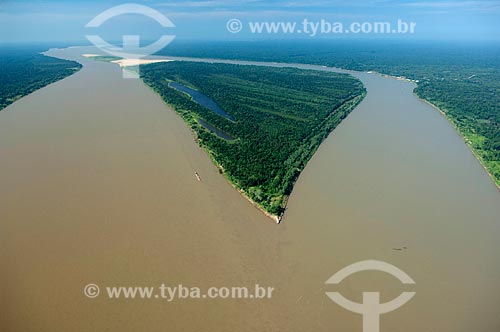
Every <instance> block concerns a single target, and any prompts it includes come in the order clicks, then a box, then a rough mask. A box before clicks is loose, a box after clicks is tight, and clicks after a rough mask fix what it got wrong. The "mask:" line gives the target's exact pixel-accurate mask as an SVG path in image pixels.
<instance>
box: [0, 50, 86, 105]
mask: <svg viewBox="0 0 500 332" xmlns="http://www.w3.org/2000/svg"><path fill="white" fill-rule="evenodd" d="M43 50H44V49H43V48H38V47H19V46H17V47H2V48H0V110H2V109H3V108H5V107H7V106H8V105H10V104H12V103H13V102H15V101H16V100H17V99H19V98H21V97H23V96H25V95H27V94H30V93H31V92H33V91H36V90H38V89H40V88H43V87H44V86H46V85H48V84H50V83H53V82H56V81H58V80H60V79H63V78H65V77H66V76H69V75H71V74H73V73H74V72H75V71H77V70H79V69H80V68H81V65H80V64H79V63H77V62H74V61H66V60H62V59H56V58H52V57H48V56H45V55H42V54H40V53H39V52H42V51H43Z"/></svg>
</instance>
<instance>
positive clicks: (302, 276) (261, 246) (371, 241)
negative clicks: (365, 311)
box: [0, 47, 500, 332]
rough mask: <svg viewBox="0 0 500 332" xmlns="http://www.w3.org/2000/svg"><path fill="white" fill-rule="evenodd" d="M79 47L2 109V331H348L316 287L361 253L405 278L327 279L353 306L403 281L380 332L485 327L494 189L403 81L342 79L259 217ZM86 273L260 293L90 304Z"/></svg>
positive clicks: (350, 317)
mask: <svg viewBox="0 0 500 332" xmlns="http://www.w3.org/2000/svg"><path fill="white" fill-rule="evenodd" d="M84 53H96V50H95V49H93V48H89V47H77V48H70V49H64V50H51V51H49V52H48V54H50V55H52V56H56V57H62V58H67V59H72V60H77V61H79V62H81V63H82V64H83V65H84V67H83V69H82V70H81V71H80V72H78V73H77V74H75V75H73V76H71V77H68V78H66V79H64V80H62V81H59V82H57V83H55V84H52V85H50V86H48V87H46V88H43V89H41V90H39V91H37V92H35V93H33V94H31V95H29V96H27V97H25V98H22V99H21V100H19V101H17V102H16V103H14V104H12V105H11V106H9V107H7V108H6V109H5V110H4V111H2V112H0V160H1V164H0V243H1V245H2V247H1V249H2V250H0V264H1V265H2V267H3V273H2V274H0V282H1V283H2V285H6V286H7V287H3V289H2V290H1V291H0V295H1V296H0V310H1V311H2V313H3V314H2V316H0V327H1V328H0V329H1V330H5V331H9V332H11V331H12V332H17V331H23V332H24V331H34V330H36V331H51V332H52V331H89V330H96V331H101V330H109V331H146V330H147V331H166V330H168V331H256V330H257V331H332V330H334V331H335V330H337V331H361V330H362V325H361V324H362V319H361V316H360V315H358V314H354V313H351V312H348V311H346V310H344V309H342V308H340V307H339V306H337V305H336V304H335V303H333V302H332V301H331V300H330V299H328V298H327V297H326V295H325V294H324V293H325V291H334V290H335V289H336V288H335V287H333V286H331V285H328V286H327V285H325V281H326V280H327V279H328V278H329V277H330V276H331V275H332V274H334V273H335V272H337V271H338V270H340V269H341V268H343V267H345V266H347V265H349V264H352V263H355V262H358V261H361V260H366V259H378V260H382V261H386V262H389V263H391V264H394V265H396V266H398V267H399V268H401V269H402V270H404V271H405V272H406V273H408V274H409V275H410V276H411V277H412V278H413V279H414V280H415V281H416V285H415V286H412V287H408V286H402V285H401V284H400V283H399V281H397V280H396V279H394V278H392V277H390V276H387V275H384V274H381V273H376V272H373V273H372V272H366V273H363V274H359V275H354V276H352V277H351V278H349V279H348V280H346V281H344V283H343V284H342V285H341V286H340V287H338V289H340V290H341V291H342V293H343V294H344V295H345V296H346V297H348V298H350V299H352V300H354V301H361V298H362V295H361V294H362V292H364V291H380V292H381V294H382V295H381V296H382V300H383V301H384V302H385V301H388V300H390V299H392V298H394V297H396V296H397V295H398V294H399V293H401V291H404V290H408V291H416V296H415V298H414V299H413V300H411V301H410V302H409V303H408V304H406V305H405V306H404V307H402V308H400V309H398V310H397V311H394V312H392V313H389V314H387V315H384V316H382V319H381V331H394V332H396V331H409V332H413V331H415V332H416V331H434V330H435V331H450V332H452V331H453V332H457V331H464V332H465V331H478V332H482V331H484V332H490V331H498V330H500V318H499V317H498V314H497V312H498V309H497V308H498V307H499V306H500V261H499V259H498V254H497V253H498V244H497V243H498V238H499V237H500V221H499V220H500V192H499V191H498V189H497V188H496V186H495V185H494V184H493V183H492V181H491V180H490V178H489V177H488V175H487V174H486V173H485V171H484V169H483V168H482V167H481V165H480V164H479V163H478V161H477V160H476V159H475V157H474V156H473V155H472V153H471V152H470V151H469V149H468V147H467V146H466V144H465V143H464V142H463V141H462V139H461V138H460V137H459V135H458V134H457V133H456V132H455V130H454V129H453V127H452V126H451V125H450V124H449V123H448V122H447V120H446V119H445V118H444V117H443V116H442V115H441V114H439V113H438V112H437V111H436V110H434V109H432V108H431V107H430V106H429V105H427V104H425V103H424V102H422V101H420V100H419V99H418V98H417V97H416V96H414V95H413V93H412V89H413V87H414V85H413V84H412V83H409V82H406V81H400V80H395V79H391V78H385V77H382V76H380V75H377V74H367V73H353V75H355V76H356V77H358V78H359V79H361V80H362V81H363V83H364V84H365V86H366V88H367V91H368V94H367V96H366V98H365V100H364V101H363V102H362V103H361V104H360V105H359V106H358V108H357V109H356V110H354V111H353V112H352V113H351V114H350V115H349V117H348V118H347V119H346V120H344V121H343V122H342V123H341V125H340V126H339V127H338V128H337V129H336V130H335V131H334V133H332V134H331V135H330V136H329V137H328V139H327V140H326V141H325V142H324V143H323V144H322V145H321V146H320V148H319V150H318V152H317V153H316V154H315V155H314V157H313V158H312V160H311V161H310V162H309V164H308V165H307V167H306V168H305V170H304V172H303V173H302V174H301V176H300V178H299V180H298V182H297V183H296V185H295V188H294V191H293V193H292V195H291V197H290V200H289V204H288V210H287V212H286V214H285V217H284V220H283V222H282V224H281V225H275V224H274V223H272V222H271V221H270V220H269V218H267V217H265V216H264V215H263V214H262V213H261V212H260V211H258V210H257V209H256V208H254V207H253V206H252V205H251V204H250V203H249V202H248V201H246V200H245V199H244V198H243V197H242V196H241V195H240V194H239V193H238V192H237V191H236V190H235V189H233V188H232V187H231V186H230V185H229V184H228V183H227V182H226V180H225V179H224V178H223V177H222V176H221V175H220V174H219V173H218V171H217V168H216V167H215V166H214V165H212V163H211V161H210V159H209V158H208V156H207V155H206V153H205V152H204V151H203V150H202V149H200V148H199V147H198V146H197V144H196V143H195V142H194V140H193V136H192V134H191V133H190V131H189V128H188V127H187V126H186V125H185V124H184V123H183V121H182V120H181V119H180V117H178V116H177V115H176V114H175V113H174V112H173V111H171V110H170V109H168V107H167V106H166V105H165V104H164V103H163V102H162V100H161V99H160V98H159V97H158V96H157V95H156V94H154V93H153V92H152V91H151V90H150V89H149V88H148V87H146V86H145V85H144V84H143V83H142V82H141V81H140V80H124V79H122V73H121V69H120V68H119V67H118V66H117V65H115V64H111V63H104V62H97V61H93V60H90V59H85V58H84V57H82V56H81V54H84ZM198 61H215V60H213V59H212V60H210V59H208V60H207V59H204V60H198ZM224 62H229V63H234V62H231V61H224ZM237 63H241V64H252V63H249V62H245V61H241V62H237ZM266 65H272V66H283V65H280V64H266ZM294 66H299V67H300V68H307V69H318V70H332V69H329V68H323V67H320V66H307V65H294ZM321 68H323V69H321ZM195 172H197V173H198V174H199V175H200V178H201V181H198V180H197V178H196V176H195ZM403 247H406V248H407V249H405V250H395V249H401V248H403ZM88 283H96V284H98V285H100V286H101V287H104V286H159V285H160V284H162V283H165V284H169V285H177V284H183V285H186V286H197V287H202V288H207V287H210V286H229V287H231V286H248V287H250V288H252V287H253V285H254V284H259V285H263V286H272V287H274V288H275V291H274V293H273V295H274V296H273V298H272V299H266V300H221V299H219V300H178V301H175V302H169V303H166V302H165V301H162V300H161V299H159V300H158V299H156V300H154V299H151V300H138V299H136V300H125V299H121V300H110V299H106V298H105V297H104V296H102V295H101V296H100V297H98V298H96V299H88V298H86V297H85V296H84V294H83V287H84V286H85V285H86V284H88Z"/></svg>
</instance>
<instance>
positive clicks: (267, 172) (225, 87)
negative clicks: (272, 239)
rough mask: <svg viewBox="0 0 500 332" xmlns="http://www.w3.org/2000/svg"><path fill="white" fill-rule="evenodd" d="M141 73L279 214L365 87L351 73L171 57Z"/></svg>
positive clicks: (230, 174) (237, 179)
mask: <svg viewBox="0 0 500 332" xmlns="http://www.w3.org/2000/svg"><path fill="white" fill-rule="evenodd" d="M141 77H142V78H143V80H144V82H145V83H146V84H148V85H149V86H151V87H152V88H153V89H154V90H155V91H156V92H157V93H158V94H159V95H160V96H161V97H162V98H163V99H164V100H165V101H166V102H167V103H168V104H170V105H171V106H173V108H174V109H175V110H176V111H177V112H178V113H179V114H180V115H181V116H182V118H183V119H184V120H185V121H186V122H187V123H188V124H189V125H190V126H191V128H192V129H193V131H194V132H195V133H196V135H197V139H198V142H199V144H200V145H202V146H203V147H204V148H205V149H206V150H207V151H208V152H209V154H210V155H211V157H212V158H213V160H214V161H215V163H216V164H217V165H219V167H220V170H221V172H223V173H225V175H226V177H227V178H228V179H229V181H230V182H231V183H233V185H234V186H235V187H236V188H238V189H240V190H242V191H243V192H244V193H245V194H246V195H247V196H248V197H250V198H251V199H252V200H253V201H254V202H256V203H257V204H258V205H259V206H260V207H261V208H263V209H264V210H265V211H267V212H269V213H271V214H273V215H278V216H279V215H280V214H282V212H283V211H284V208H285V205H286V200H287V197H288V195H289V194H290V193H291V191H292V188H293V184H294V182H295V180H296V179H297V177H298V175H299V174H300V172H301V171H302V169H303V168H304V166H305V165H306V163H307V162H308V160H309V159H310V158H311V157H312V155H313V154H314V152H315V151H316V149H317V148H318V146H319V145H320V144H321V142H322V141H323V140H324V139H325V138H326V137H327V136H328V134H329V133H330V132H331V131H332V130H333V129H334V128H335V127H336V126H337V125H338V124H339V123H340V122H341V121H342V120H343V119H344V118H345V117H346V116H347V115H348V114H349V112H350V111H351V110H352V109H353V108H354V107H355V106H356V105H357V104H358V103H359V102H360V101H361V100H362V99H363V97H364V93H365V90H364V88H363V85H362V83H361V82H360V81H358V80H357V79H355V78H353V77H351V76H349V75H345V74H335V73H326V72H319V71H308V70H299V69H291V68H266V67H256V66H239V65H225V64H206V63H194V62H171V63H157V64H150V65H147V66H141ZM173 81H175V82H177V83H180V84H183V85H185V86H189V87H191V88H194V89H197V90H198V91H199V92H200V93H202V94H203V95H205V96H207V97H209V98H211V99H212V100H213V101H215V102H216V103H217V105H218V106H219V107H220V108H221V109H222V110H223V111H224V112H226V113H227V114H229V115H230V116H231V117H232V118H234V119H235V121H231V120H230V119H228V118H226V117H224V116H221V115H218V114H216V113H215V112H213V111H211V110H209V109H207V108H205V107H204V106H202V105H201V104H198V103H196V102H195V101H193V100H192V98H191V97H190V96H189V95H188V94H186V93H183V92H179V91H177V90H175V89H174V88H172V87H170V86H169V84H170V82H173ZM199 121H202V122H203V121H205V122H207V123H208V124H209V125H210V126H213V127H215V128H217V129H218V130H221V131H223V132H224V133H227V134H228V135H230V136H231V137H232V138H234V140H225V139H222V138H220V137H219V136H217V135H216V134H214V133H212V132H210V131H208V130H206V129H205V128H204V127H203V126H201V125H200V122H199Z"/></svg>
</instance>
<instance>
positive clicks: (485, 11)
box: [0, 0, 500, 42]
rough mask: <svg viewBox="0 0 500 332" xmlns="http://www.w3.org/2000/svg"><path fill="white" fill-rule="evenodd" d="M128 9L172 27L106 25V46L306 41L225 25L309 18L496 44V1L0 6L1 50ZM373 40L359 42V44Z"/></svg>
mask: <svg viewBox="0 0 500 332" xmlns="http://www.w3.org/2000/svg"><path fill="white" fill-rule="evenodd" d="M128 2H134V3H138V4H143V5H147V6H150V7H152V8H154V9H157V10H158V11H160V12H161V13H163V14H164V15H165V16H166V17H168V18H169V19H170V20H171V21H172V22H173V23H174V24H175V25H176V27H175V28H169V29H168V30H166V29H164V28H161V27H160V26H159V25H158V24H157V23H156V22H154V21H152V20H151V19H148V18H144V17H140V16H138V15H123V16H121V17H116V18H114V19H112V20H110V21H109V22H107V23H105V24H103V25H102V26H101V27H100V28H99V34H100V35H102V36H103V37H106V38H108V39H111V40H117V38H120V36H121V35H123V34H140V35H141V36H142V38H143V39H151V40H152V39H156V38H157V37H158V36H159V35H162V34H173V35H176V36H177V39H178V40H184V39H185V40H188V39H196V40H200V39H202V40H246V39H257V40H263V39H269V38H308V37H305V36H297V35H293V36H291V35H280V34H278V35H255V34H251V33H250V32H248V31H245V30H243V31H242V32H241V33H239V34H231V33H229V32H228V31H227V29H226V22H227V21H228V20H229V19H232V18H237V19H239V20H241V21H242V22H243V23H244V26H245V24H248V22H250V21H292V22H301V21H302V20H303V19H305V18H307V19H308V20H311V21H314V20H321V19H325V20H327V21H329V22H342V23H343V24H345V25H348V24H350V23H352V22H374V21H377V22H378V21H388V22H396V21H397V20H398V19H402V20H405V21H407V22H416V23H417V27H416V33H415V34H414V35H411V36H409V35H404V36H398V38H414V39H415V38H416V39H424V40H425V39H443V40H457V39H464V40H476V39H479V40H497V41H500V0H464V1H461V0H458V1H449V0H444V1H428V0H360V1H338V0H331V1H324V0H307V1H296V0H291V1H285V0H274V1H263V0H234V1H229V0H196V1H176V0H173V1H169V0H142V1H141V0H139V1H116V0H100V1H97V0H88V1H80V0H73V1H62V0H0V42H19V41H20V42H31V41H58V42H59V41H62V42H82V41H84V40H85V35H86V34H89V29H88V28H87V29H86V28H85V27H84V26H85V24H86V23H88V22H89V21H90V20H91V19H92V18H93V17H95V16H96V15H97V14H99V13H100V12H102V11H103V10H105V9H108V8H110V7H112V6H114V5H118V4H123V3H128ZM247 30H248V29H247ZM94 31H96V30H94ZM166 31H167V32H166ZM331 37H332V36H331V35H322V36H317V37H315V38H331ZM335 37H339V36H335ZM344 37H345V36H344ZM356 37H358V36H356ZM371 37H372V36H371V35H363V38H371ZM373 37H375V36H373ZM390 37H392V38H394V37H393V36H390ZM309 38H310V37H309ZM350 38H353V37H351V36H350Z"/></svg>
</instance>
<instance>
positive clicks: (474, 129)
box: [162, 40, 500, 186]
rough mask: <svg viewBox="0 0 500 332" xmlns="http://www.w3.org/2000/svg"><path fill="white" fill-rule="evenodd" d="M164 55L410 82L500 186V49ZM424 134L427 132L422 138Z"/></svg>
mask: <svg viewBox="0 0 500 332" xmlns="http://www.w3.org/2000/svg"><path fill="white" fill-rule="evenodd" d="M162 54H163V55H173V56H192V57H207V58H222V59H242V60H253V61H276V62H294V63H308V64H319V65H325V66H332V67H340V68H345V69H352V70H358V71H376V72H379V73H383V74H387V75H391V76H398V77H405V78H408V79H411V80H413V81H415V82H416V83H417V88H416V89H415V93H416V94H417V95H418V96H419V97H421V98H422V99H424V100H426V101H428V102H430V103H432V104H434V105H435V106H437V107H438V108H439V109H440V110H441V111H442V112H443V113H444V114H445V116H446V117H447V118H448V119H449V120H450V122H451V123H452V124H453V125H454V126H455V127H456V128H457V130H458V131H459V133H460V134H461V135H462V136H463V137H464V140H465V141H466V142H467V144H468V145H469V146H470V148H471V149H472V151H473V152H474V153H475V155H476V156H477V157H478V159H479V160H480V161H481V163H482V164H483V165H484V166H485V168H486V169H487V170H488V172H489V173H490V175H491V176H492V178H493V180H494V181H495V182H496V184H497V185H498V186H500V47H499V46H498V45H497V44H492V43H484V42H483V43H481V42H469V43H463V42H462V43H453V42H439V41H435V42H415V41H413V42H411V41H406V42H402V41H367V40H361V41H345V40H329V41H317V42H312V41H311V42H305V41H302V42H297V41H293V42H289V41H272V42H270V41H266V42H212V43H206V44H203V45H196V46H194V45H193V44H192V43H189V42H185V43H174V44H173V45H171V46H169V48H167V49H165V50H164V51H163V52H162ZM423 134H425V133H423Z"/></svg>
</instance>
